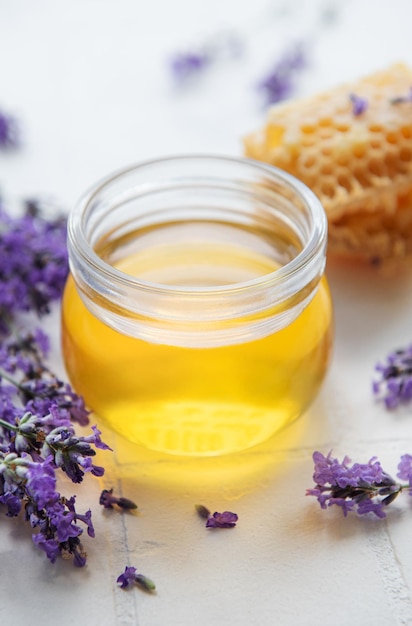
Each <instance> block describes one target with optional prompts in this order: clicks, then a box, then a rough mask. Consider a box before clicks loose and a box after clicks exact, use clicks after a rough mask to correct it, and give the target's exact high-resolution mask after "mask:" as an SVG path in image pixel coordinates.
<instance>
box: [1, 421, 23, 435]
mask: <svg viewBox="0 0 412 626" xmlns="http://www.w3.org/2000/svg"><path fill="white" fill-rule="evenodd" d="M0 426H2V427H3V428H8V429H9V430H14V432H17V431H18V430H19V427H18V426H13V424H10V423H9V422H5V421H4V420H2V419H0Z"/></svg>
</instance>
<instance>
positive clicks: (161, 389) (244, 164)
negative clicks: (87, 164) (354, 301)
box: [62, 156, 332, 456]
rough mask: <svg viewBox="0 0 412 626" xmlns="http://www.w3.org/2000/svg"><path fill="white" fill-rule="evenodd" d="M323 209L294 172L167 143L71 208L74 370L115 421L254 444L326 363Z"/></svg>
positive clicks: (68, 311) (199, 441)
mask: <svg viewBox="0 0 412 626" xmlns="http://www.w3.org/2000/svg"><path fill="white" fill-rule="evenodd" d="M326 240H327V221H326V217H325V213H324V211H323V208H322V206H321V204H320V203H319V201H318V199H317V198H316V197H315V196H314V195H313V193H312V192H311V191H310V190H309V189H307V188H306V187H305V186H304V185H303V184H302V183H300V182H299V181H298V180H296V179H294V178H293V177H291V176H290V175H288V174H286V173H285V172H282V171H280V170H278V169H275V168H273V167H270V166H267V165H264V164H260V163H258V162H254V161H251V160H247V159H236V158H226V157H214V156H180V157H172V158H165V159H161V160H156V161H152V162H146V163H142V164H140V165H137V166H134V167H131V168H129V169H125V170H123V171H121V172H119V173H117V174H115V175H113V176H111V177H109V178H107V179H105V180H104V181H102V182H101V183H100V184H98V185H97V186H96V187H94V188H93V189H92V190H91V191H90V192H89V193H88V194H87V195H86V196H85V197H84V198H83V199H82V200H81V201H80V202H79V204H78V205H77V206H76V207H75V209H74V210H73V212H72V213H71V215H70V217H69V226H68V246H69V258H70V267H71V275H70V277H69V279H68V282H67V286H66V289H65V293H64V298H63V310H62V323H63V327H62V342H63V354H64V359H65V364H66V368H67V372H68V375H69V377H70V380H71V382H72V384H73V386H74V388H75V389H76V391H77V392H78V393H80V394H82V395H83V396H84V398H85V400H86V402H87V404H88V406H89V407H90V408H91V409H92V410H93V411H94V412H95V413H96V415H97V416H98V417H101V418H102V419H103V420H104V421H105V422H106V423H107V424H108V425H109V426H110V427H111V428H112V429H113V430H115V431H117V432H118V433H120V434H121V435H123V436H124V437H125V438H127V439H129V440H131V441H134V442H137V443H139V444H142V445H144V446H145V447H147V448H150V449H154V450H158V451H161V452H165V453H170V454H176V455H194V456H196V455H199V456H201V455H220V454H226V453H231V452H236V451H240V450H244V449H246V448H249V447H251V446H254V445H256V444H259V443H261V442H263V441H265V440H266V439H268V438H269V437H271V436H272V435H273V434H274V433H276V432H277V431H279V430H280V429H281V428H283V427H284V426H285V425H286V424H289V423H290V422H292V421H293V420H294V419H295V418H297V417H298V416H299V415H301V414H302V412H303V411H304V410H305V409H306V407H307V406H308V405H309V404H310V402H311V401H312V400H313V398H314V397H315V395H316V393H317V391H318V389H319V386H320V384H321V382H322V380H323V378H324V375H325V372H326V369H327V366H328V362H329V356H330V349H331V343H332V341H331V340H332V306H331V300H330V295H329V290H328V287H327V284H326V280H325V278H324V266H325V249H326Z"/></svg>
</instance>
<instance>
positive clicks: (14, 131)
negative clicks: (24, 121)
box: [0, 111, 20, 148]
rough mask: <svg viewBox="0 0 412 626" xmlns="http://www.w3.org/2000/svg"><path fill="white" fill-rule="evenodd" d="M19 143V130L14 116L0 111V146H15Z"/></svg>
mask: <svg viewBox="0 0 412 626" xmlns="http://www.w3.org/2000/svg"><path fill="white" fill-rule="evenodd" d="M19 143H20V130H19V124H18V122H17V120H16V118H15V117H13V116H12V115H9V114H8V113H5V112H4V111H0V148H16V147H17V146H18V145H19Z"/></svg>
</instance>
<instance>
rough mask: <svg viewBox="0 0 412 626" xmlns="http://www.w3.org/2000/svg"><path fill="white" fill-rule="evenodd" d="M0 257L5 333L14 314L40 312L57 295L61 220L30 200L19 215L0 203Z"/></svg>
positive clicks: (1, 329) (63, 261)
mask: <svg viewBox="0 0 412 626" xmlns="http://www.w3.org/2000/svg"><path fill="white" fill-rule="evenodd" d="M0 132H1V131H0ZM0 259H1V262H0V334H6V333H8V332H9V329H10V325H11V324H12V322H13V320H14V319H15V316H16V314H17V313H19V312H21V311H34V312H36V313H37V314H38V315H44V314H45V313H48V312H49V308H50V303H51V302H52V301H53V300H57V299H59V298H60V297H61V294H62V290H63V287H64V284H65V281H66V278H67V273H68V260H67V250H66V221H65V219H61V218H59V219H55V220H53V221H49V220H46V219H44V218H43V217H42V216H41V215H40V210H39V205H38V203H37V202H34V201H31V202H27V203H26V211H25V214H24V215H23V216H22V217H19V218H12V217H10V216H9V215H8V214H7V212H6V211H5V210H4V208H3V207H2V206H1V205H0Z"/></svg>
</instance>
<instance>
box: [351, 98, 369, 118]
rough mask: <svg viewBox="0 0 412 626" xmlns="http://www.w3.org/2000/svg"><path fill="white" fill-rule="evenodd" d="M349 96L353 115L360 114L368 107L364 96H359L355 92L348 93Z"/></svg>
mask: <svg viewBox="0 0 412 626" xmlns="http://www.w3.org/2000/svg"><path fill="white" fill-rule="evenodd" d="M349 98H350V100H351V102H352V113H353V115H355V116H356V117H357V116H358V115H362V113H365V111H366V109H367V108H368V101H367V99H366V98H361V97H360V96H357V95H356V94H355V93H351V94H349Z"/></svg>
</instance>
